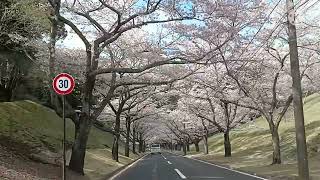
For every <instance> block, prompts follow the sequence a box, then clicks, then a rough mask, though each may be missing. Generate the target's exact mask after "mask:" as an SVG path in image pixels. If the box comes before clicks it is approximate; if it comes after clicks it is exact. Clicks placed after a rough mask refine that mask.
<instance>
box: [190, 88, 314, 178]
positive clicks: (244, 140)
mask: <svg viewBox="0 0 320 180" xmlns="http://www.w3.org/2000/svg"><path fill="white" fill-rule="evenodd" d="M304 103H305V105H304V112H305V128H306V136H307V144H308V154H309V159H310V160H309V161H310V168H311V175H312V176H313V178H315V179H317V178H318V179H320V171H319V170H318V169H319V168H318V167H317V165H316V164H319V163H320V161H319V159H320V158H319V157H320V154H319V152H318V149H319V148H320V95H319V94H313V95H311V96H308V97H307V98H306V99H304ZM279 134H280V139H281V140H280V141H281V143H280V146H281V156H282V160H283V165H276V166H271V165H270V164H271V162H272V141H271V135H270V133H269V128H268V123H267V122H266V120H265V119H263V118H258V119H256V121H254V122H253V123H248V124H244V125H242V126H241V127H239V128H237V129H234V130H233V131H232V132H231V134H230V139H231V145H232V153H233V154H232V157H231V158H224V157H223V155H224V146H223V135H222V134H217V135H214V136H212V137H210V138H209V151H210V154H209V155H205V156H201V157H200V158H201V159H205V160H208V161H214V162H217V163H221V164H225V165H228V166H231V167H233V168H238V169H240V170H245V171H251V172H255V173H258V174H261V175H265V176H271V175H272V176H278V177H282V176H290V177H292V178H293V179H294V177H295V176H296V175H297V171H296V145H295V141H296V140H295V128H294V120H293V113H292V110H290V111H289V112H288V113H287V114H286V116H285V119H283V121H282V122H281V124H280V127H279ZM202 150H203V148H202ZM192 154H194V147H192ZM280 179H281V178H280Z"/></svg>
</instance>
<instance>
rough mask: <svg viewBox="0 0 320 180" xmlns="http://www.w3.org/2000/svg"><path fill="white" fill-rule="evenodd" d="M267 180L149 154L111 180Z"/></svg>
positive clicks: (225, 169) (177, 157)
mask: <svg viewBox="0 0 320 180" xmlns="http://www.w3.org/2000/svg"><path fill="white" fill-rule="evenodd" d="M181 179H187V180H211V179H213V180H220V179H221V180H266V179H264V178H261V177H257V176H253V175H250V174H246V173H242V172H239V171H234V170H231V169H227V168H224V167H221V166H217V165H213V164H210V163H206V162H202V161H198V160H193V159H189V158H185V157H182V156H178V155H174V154H171V153H167V152H163V153H162V154H155V155H151V154H148V155H146V156H145V157H143V158H141V159H140V160H138V161H136V162H135V163H133V164H132V165H130V166H128V167H127V168H125V169H124V170H123V171H120V172H119V173H118V174H116V175H115V176H113V177H112V178H111V179H110V180H181Z"/></svg>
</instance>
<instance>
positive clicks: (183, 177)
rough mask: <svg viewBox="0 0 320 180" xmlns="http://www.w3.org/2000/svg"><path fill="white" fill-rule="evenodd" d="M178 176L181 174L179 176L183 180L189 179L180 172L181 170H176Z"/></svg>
mask: <svg viewBox="0 0 320 180" xmlns="http://www.w3.org/2000/svg"><path fill="white" fill-rule="evenodd" d="M174 170H175V171H176V172H177V173H178V174H179V176H180V177H181V179H187V177H186V176H185V175H183V174H182V173H181V172H180V171H179V169H174Z"/></svg>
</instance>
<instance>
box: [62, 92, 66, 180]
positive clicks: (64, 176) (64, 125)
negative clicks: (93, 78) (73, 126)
mask: <svg viewBox="0 0 320 180" xmlns="http://www.w3.org/2000/svg"><path fill="white" fill-rule="evenodd" d="M62 118H63V173H62V177H63V178H62V179H63V180H66V118H65V96H64V95H62Z"/></svg>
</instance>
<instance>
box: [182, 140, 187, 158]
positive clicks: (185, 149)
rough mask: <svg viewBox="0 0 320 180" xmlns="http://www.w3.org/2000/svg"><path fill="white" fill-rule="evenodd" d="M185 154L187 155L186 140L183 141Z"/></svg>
mask: <svg viewBox="0 0 320 180" xmlns="http://www.w3.org/2000/svg"><path fill="white" fill-rule="evenodd" d="M183 155H184V156H185V155H187V146H186V142H183Z"/></svg>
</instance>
